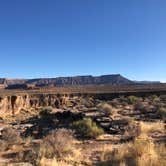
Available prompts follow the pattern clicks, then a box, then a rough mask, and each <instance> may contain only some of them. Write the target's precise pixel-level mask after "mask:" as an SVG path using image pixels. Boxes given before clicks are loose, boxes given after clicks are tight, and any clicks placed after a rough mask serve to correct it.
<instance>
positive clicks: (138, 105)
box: [134, 102, 150, 113]
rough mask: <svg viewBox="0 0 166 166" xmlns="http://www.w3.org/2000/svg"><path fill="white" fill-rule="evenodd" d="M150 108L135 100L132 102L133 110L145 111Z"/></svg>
mask: <svg viewBox="0 0 166 166" xmlns="http://www.w3.org/2000/svg"><path fill="white" fill-rule="evenodd" d="M149 109H150V108H148V106H145V105H144V104H143V103H142V102H137V103H135V104H134V110H136V111H140V112H141V113H147V112H148V111H149Z"/></svg>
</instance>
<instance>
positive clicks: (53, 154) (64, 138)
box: [39, 129, 74, 159]
mask: <svg viewBox="0 0 166 166" xmlns="http://www.w3.org/2000/svg"><path fill="white" fill-rule="evenodd" d="M73 150H74V137H73V133H72V131H70V130H66V129H59V130H55V131H53V132H51V133H50V134H49V135H47V136H46V137H45V138H44V139H43V141H42V143H41V145H40V150H39V154H40V157H45V158H56V159H62V158H65V157H66V156H68V155H72V153H73Z"/></svg>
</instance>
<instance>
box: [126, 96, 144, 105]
mask: <svg viewBox="0 0 166 166" xmlns="http://www.w3.org/2000/svg"><path fill="white" fill-rule="evenodd" d="M140 101H142V98H140V97H136V96H128V102H129V104H136V103H138V102H140Z"/></svg>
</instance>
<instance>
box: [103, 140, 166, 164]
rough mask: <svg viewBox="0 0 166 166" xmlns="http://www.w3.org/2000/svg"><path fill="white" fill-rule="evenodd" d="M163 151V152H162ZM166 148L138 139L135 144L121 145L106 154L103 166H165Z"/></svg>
mask: <svg viewBox="0 0 166 166" xmlns="http://www.w3.org/2000/svg"><path fill="white" fill-rule="evenodd" d="M160 149H162V151H161V150H160ZM165 153H166V148H165V146H164V145H156V144H154V143H153V142H152V141H149V140H147V139H140V138H139V139H136V140H135V141H134V142H133V143H129V144H123V145H120V146H119V147H118V148H115V149H113V150H112V151H107V152H104V155H103V156H104V157H102V159H101V163H100V165H101V166H110V165H111V166H165V162H166V158H165Z"/></svg>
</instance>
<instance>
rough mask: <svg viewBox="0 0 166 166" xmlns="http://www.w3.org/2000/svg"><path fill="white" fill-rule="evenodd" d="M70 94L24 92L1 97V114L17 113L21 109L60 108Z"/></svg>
mask: <svg viewBox="0 0 166 166" xmlns="http://www.w3.org/2000/svg"><path fill="white" fill-rule="evenodd" d="M68 98H69V96H66V95H59V94H36V95H30V94H22V95H11V96H1V97H0V115H2V114H11V115H12V114H16V113H18V112H19V111H20V110H21V109H29V108H37V107H45V106H52V107H53V108H60V107H61V106H62V105H65V104H66V102H67V100H68Z"/></svg>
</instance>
